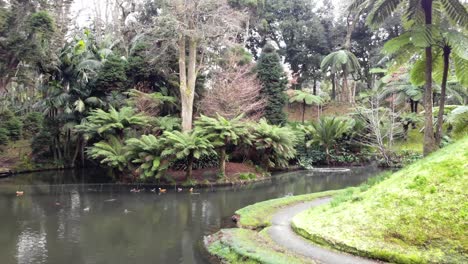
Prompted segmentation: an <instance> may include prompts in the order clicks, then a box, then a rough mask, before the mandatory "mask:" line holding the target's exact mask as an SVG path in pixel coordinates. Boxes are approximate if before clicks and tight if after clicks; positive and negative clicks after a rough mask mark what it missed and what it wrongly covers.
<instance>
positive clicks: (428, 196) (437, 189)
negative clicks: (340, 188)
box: [292, 137, 468, 263]
mask: <svg viewBox="0 0 468 264" xmlns="http://www.w3.org/2000/svg"><path fill="white" fill-rule="evenodd" d="M466 164H468V137H465V138H464V139H462V140H459V141H457V142H455V143H453V144H451V145H449V146H447V147H445V148H443V149H441V150H439V151H437V152H435V153H433V154H432V155H430V156H428V157H426V158H425V159H423V160H420V161H418V162H416V163H414V164H412V165H409V166H407V167H405V168H404V169H402V170H400V171H398V172H395V173H394V174H392V175H391V176H390V177H388V178H387V179H385V180H384V181H382V182H380V183H379V184H376V185H375V186H373V187H370V188H356V189H354V190H349V192H348V193H347V195H345V196H344V198H342V199H341V201H336V202H332V203H330V204H328V205H324V206H321V207H317V208H312V209H309V210H307V211H304V212H302V213H300V214H298V215H296V216H295V217H294V218H293V221H292V227H293V229H294V230H295V232H296V233H298V234H300V235H301V236H303V237H305V238H307V239H309V240H311V241H312V242H314V243H317V244H320V245H323V246H325V247H329V248H332V249H336V250H340V251H345V252H348V253H351V254H355V255H359V256H363V257H369V258H376V259H380V260H384V261H389V262H394V263H467V262H468V244H467V241H468V236H467V233H466V228H467V223H468V213H467V212H468V211H467V208H468V207H467V202H466V201H467V200H468V194H467V193H466V190H467V189H468V179H467V176H468V166H467V165H466ZM338 196H340V195H338ZM338 196H337V197H335V200H339V199H338V198H339V197H338Z"/></svg>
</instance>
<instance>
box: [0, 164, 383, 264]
mask: <svg viewBox="0 0 468 264" xmlns="http://www.w3.org/2000/svg"><path fill="white" fill-rule="evenodd" d="M375 173H376V169H375V168H369V167H368V168H353V169H352V171H351V172H333V173H330V172H327V173H324V172H313V173H312V172H291V173H285V174H281V175H277V176H275V177H273V178H272V180H271V182H267V183H263V184H257V185H253V186H243V187H237V188H224V189H218V190H200V191H199V192H200V194H199V195H191V194H189V193H188V192H182V193H177V192H168V193H167V194H164V195H157V194H154V193H151V192H144V193H138V194H136V193H130V192H129V187H128V186H123V185H111V184H101V183H100V181H99V180H96V178H94V179H93V180H92V181H93V182H95V183H97V184H93V185H88V184H85V183H86V182H87V181H88V179H89V178H86V177H89V175H85V174H80V173H70V172H68V174H69V175H52V174H51V173H46V174H42V173H37V174H35V175H24V176H20V177H17V178H13V179H8V180H6V181H3V180H2V181H0V219H1V220H2V224H1V225H0V263H2V264H10V263H67V264H74V263H113V264H114V263H206V261H205V259H204V257H203V256H202V254H201V253H200V250H198V244H199V242H200V240H201V238H202V237H203V235H206V234H210V233H213V232H216V231H217V230H218V229H219V228H221V226H222V225H223V221H227V219H228V218H229V217H230V216H231V215H232V214H233V213H234V211H235V210H237V209H238V208H241V207H244V206H246V205H248V204H251V203H255V202H257V201H262V200H266V199H271V198H276V197H282V196H285V195H287V194H303V193H310V192H318V191H323V190H330V189H338V188H343V187H346V186H351V185H357V184H359V183H361V182H363V181H364V180H366V179H367V178H368V177H370V176H372V175H375ZM56 174H57V173H56ZM65 174H66V172H65ZM83 177H85V179H84V180H83ZM102 179H105V178H101V180H102ZM101 182H105V180H103V181H101ZM70 183H73V184H70ZM28 184H34V185H28ZM19 188H21V189H22V190H25V195H24V196H23V197H15V194H14V193H15V192H16V190H18V189H19ZM85 208H89V210H84V209H85ZM126 211H127V212H128V213H125V212H126Z"/></svg>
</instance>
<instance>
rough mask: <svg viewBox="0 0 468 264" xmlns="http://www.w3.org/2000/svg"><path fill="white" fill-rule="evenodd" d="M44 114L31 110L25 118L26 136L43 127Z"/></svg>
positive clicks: (24, 130)
mask: <svg viewBox="0 0 468 264" xmlns="http://www.w3.org/2000/svg"><path fill="white" fill-rule="evenodd" d="M43 121H44V116H43V115H42V114H41V113H39V112H30V113H28V114H27V115H26V116H25V117H24V119H23V132H24V134H25V136H27V137H32V136H34V135H36V134H37V133H39V132H40V131H41V129H42V123H43Z"/></svg>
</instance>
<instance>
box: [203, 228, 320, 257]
mask: <svg viewBox="0 0 468 264" xmlns="http://www.w3.org/2000/svg"><path fill="white" fill-rule="evenodd" d="M205 246H206V248H207V250H208V252H209V253H210V254H212V255H214V256H216V257H218V258H219V259H221V260H222V262H223V263H251V264H253V263H269V264H284V263H289V264H303V263H313V262H312V261H310V260H307V259H305V258H303V257H301V256H298V255H295V254H292V253H290V252H288V251H286V250H284V249H283V248H281V247H279V246H278V245H276V244H275V243H274V242H272V241H271V240H270V238H269V237H268V235H267V229H264V230H262V231H261V232H256V231H253V230H249V229H242V228H232V229H222V230H221V231H219V232H217V233H215V234H213V235H211V236H208V237H206V238H205Z"/></svg>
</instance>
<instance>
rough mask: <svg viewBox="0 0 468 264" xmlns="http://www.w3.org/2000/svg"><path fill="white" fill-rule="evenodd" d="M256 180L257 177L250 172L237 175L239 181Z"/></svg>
mask: <svg viewBox="0 0 468 264" xmlns="http://www.w3.org/2000/svg"><path fill="white" fill-rule="evenodd" d="M256 178H257V175H255V173H251V172H244V173H240V174H239V179H241V180H244V181H246V180H254V179H256Z"/></svg>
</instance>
